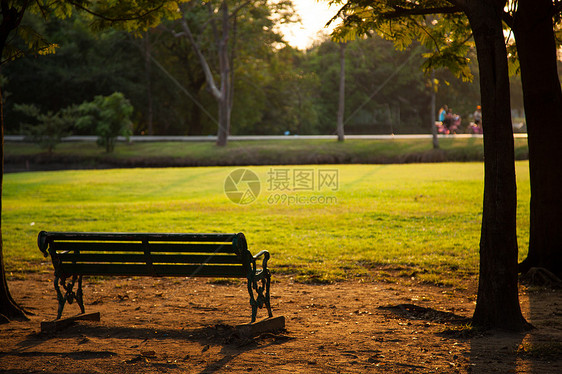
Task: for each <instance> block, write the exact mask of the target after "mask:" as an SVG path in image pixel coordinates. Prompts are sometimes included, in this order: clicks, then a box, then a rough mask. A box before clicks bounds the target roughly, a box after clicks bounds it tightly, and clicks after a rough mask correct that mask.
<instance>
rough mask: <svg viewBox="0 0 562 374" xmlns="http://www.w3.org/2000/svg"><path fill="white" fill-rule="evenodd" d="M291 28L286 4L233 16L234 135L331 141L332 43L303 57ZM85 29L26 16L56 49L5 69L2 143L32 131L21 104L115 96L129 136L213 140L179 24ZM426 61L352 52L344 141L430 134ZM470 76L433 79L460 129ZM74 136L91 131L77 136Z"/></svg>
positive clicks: (466, 116)
mask: <svg viewBox="0 0 562 374" xmlns="http://www.w3.org/2000/svg"><path fill="white" fill-rule="evenodd" d="M189 18H190V20H189V22H190V24H191V25H193V26H192V27H193V28H194V29H195V30H194V31H195V32H196V31H197V28H198V27H199V26H201V30H205V31H204V33H205V34H202V35H200V37H199V41H200V43H202V44H206V46H207V48H208V49H210V50H212V48H213V42H212V41H213V38H214V35H213V30H212V28H208V27H207V28H203V25H204V24H205V23H206V22H209V12H208V10H207V9H206V8H205V6H203V5H201V6H199V7H197V6H195V7H193V9H190V13H189ZM295 19H297V17H296V16H295V14H294V13H293V11H292V4H291V3H290V2H288V1H284V2H277V3H276V4H271V3H269V2H267V1H258V2H256V3H253V5H252V6H251V7H245V8H244V9H242V10H241V11H240V12H239V13H238V15H237V22H236V30H235V33H233V34H232V36H231V37H230V39H229V42H230V43H232V44H231V50H232V51H233V52H232V56H231V60H232V64H231V69H233V73H234V74H233V81H234V102H233V109H232V127H231V134H233V135H237V134H256V135H260V134H263V135H276V134H284V133H286V132H287V131H288V132H289V133H291V134H334V133H335V131H336V114H337V107H338V82H339V71H340V70H339V69H340V65H339V63H340V62H339V53H340V48H339V45H338V43H337V42H334V41H332V40H330V39H329V38H328V37H324V38H320V39H318V40H317V41H316V43H315V44H314V45H313V46H311V47H310V48H309V49H308V50H306V51H302V50H298V49H295V48H293V47H291V46H290V45H289V44H288V43H287V42H286V41H285V40H284V39H283V36H282V34H281V33H280V32H279V28H278V24H279V23H280V22H291V21H294V20H295ZM89 22H90V20H89V19H88V18H86V17H85V16H83V15H80V14H79V13H75V14H73V15H72V16H71V17H70V18H67V19H64V20H62V19H52V20H49V21H48V22H45V20H44V19H42V18H40V16H38V15H34V14H32V13H29V14H27V15H26V16H25V19H24V24H26V25H30V26H31V27H33V28H34V29H35V30H37V31H38V32H39V33H41V35H42V36H43V37H44V38H45V39H46V40H48V41H49V43H53V44H55V45H57V46H58V48H56V53H54V54H47V55H34V56H27V57H23V58H20V59H18V60H17V62H16V63H8V64H5V65H4V66H2V71H1V74H2V77H1V78H2V82H3V89H4V100H5V108H4V113H5V132H6V134H23V133H24V128H25V127H26V126H28V121H26V118H25V115H24V113H22V111H21V110H20V111H18V110H17V108H18V105H33V106H34V107H35V108H37V110H38V111H40V112H41V113H57V112H59V111H61V110H62V109H64V108H67V107H71V106H73V105H79V104H82V103H84V102H89V101H92V100H94V98H95V97H96V96H100V95H102V96H109V95H111V94H112V93H114V92H121V93H123V95H124V97H125V98H126V99H128V100H129V102H130V103H131V105H132V106H133V108H134V112H133V114H132V116H131V120H132V122H133V126H132V133H133V134H135V135H138V134H154V135H215V134H216V128H217V125H216V119H215V118H214V117H215V116H216V113H217V104H216V101H215V100H213V98H212V96H211V94H210V93H209V92H208V90H207V89H206V86H207V85H206V81H205V77H204V73H203V70H202V69H201V66H200V64H199V61H198V59H197V56H196V54H195V53H194V51H193V48H192V46H191V45H189V42H188V41H187V40H186V38H178V37H177V36H176V35H177V32H178V31H179V30H180V28H179V26H178V24H177V20H176V21H174V20H164V21H163V22H162V23H161V24H160V25H159V26H158V27H155V28H152V29H150V30H148V31H147V32H144V33H140V34H139V33H137V34H133V33H129V32H127V31H125V30H118V29H107V30H104V31H92V29H91V28H90V27H89ZM198 25H199V26H198ZM425 52H427V51H425V50H424V48H423V47H422V46H419V45H415V44H414V45H412V46H410V47H408V48H406V49H405V50H404V51H400V52H398V51H396V50H395V47H394V45H393V43H392V42H390V41H385V40H383V39H381V38H380V37H378V36H375V35H373V36H371V37H366V38H361V39H356V40H354V41H350V42H348V43H347V46H346V54H345V59H346V99H345V105H346V111H345V116H344V118H345V132H346V134H391V133H394V134H405V133H429V132H430V131H431V127H430V126H431V119H430V118H431V113H430V111H431V108H430V100H431V88H430V79H429V77H428V76H427V75H425V74H424V73H423V71H422V69H421V66H422V64H423V63H424V57H423V56H422V55H423V54H424V53H425ZM469 57H470V53H469ZM472 57H474V56H472ZM215 60H216V59H215ZM215 60H214V59H213V58H210V59H209V63H210V65H211V66H213V65H217V64H218V61H215ZM471 70H472V72H473V74H474V75H475V79H474V80H473V81H472V82H463V81H461V80H460V79H458V78H456V77H454V76H453V75H452V74H451V73H450V72H448V71H446V70H437V71H436V73H435V78H436V80H437V81H438V84H439V88H438V92H437V107H439V106H441V105H443V104H447V105H448V106H449V107H450V108H452V109H453V111H454V112H455V113H457V114H459V115H460V116H461V117H462V118H463V125H465V126H466V125H468V122H469V121H470V116H471V114H472V113H473V111H474V109H475V107H476V105H479V104H480V103H479V87H478V83H477V82H478V79H477V77H478V76H477V74H478V72H477V69H476V61H475V58H471ZM389 77H391V79H388V78H389ZM520 90H521V88H520V83H519V80H518V78H517V77H514V78H513V82H512V91H513V95H512V96H513V97H512V101H513V109H514V114H515V117H517V116H520V114H518V113H521V112H522V99H521V94H520ZM149 103H150V105H149ZM73 132H74V133H75V134H78V135H80V134H86V133H89V132H88V130H87V129H79V128H74V130H73Z"/></svg>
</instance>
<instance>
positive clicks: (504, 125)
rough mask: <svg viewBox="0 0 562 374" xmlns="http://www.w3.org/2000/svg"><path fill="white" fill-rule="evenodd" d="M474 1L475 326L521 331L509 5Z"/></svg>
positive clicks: (471, 12)
mask: <svg viewBox="0 0 562 374" xmlns="http://www.w3.org/2000/svg"><path fill="white" fill-rule="evenodd" d="M469 4H470V6H469V8H468V9H466V13H467V16H468V19H469V22H470V25H471V28H472V31H473V35H474V40H475V43H476V51H477V55H478V64H479V69H480V94H481V97H482V114H483V121H482V122H483V124H484V128H483V130H484V160H485V161H484V204H483V205H484V206H483V213H482V231H481V238H480V276H479V284H478V298H477V304H476V309H475V311H474V316H473V324H474V325H475V326H479V327H483V328H499V329H504V330H516V331H520V330H523V329H525V328H526V327H527V323H526V321H525V319H524V318H523V316H522V314H521V308H520V306H519V295H518V280H517V235H516V222H515V219H516V206H517V196H516V182H515V166H514V161H515V160H514V145H513V130H512V124H511V109H510V103H509V76H508V67H507V52H506V48H505V44H504V37H503V31H502V19H501V14H502V13H501V12H502V7H503V5H502V2H501V1H488V0H480V1H475V2H471V3H469Z"/></svg>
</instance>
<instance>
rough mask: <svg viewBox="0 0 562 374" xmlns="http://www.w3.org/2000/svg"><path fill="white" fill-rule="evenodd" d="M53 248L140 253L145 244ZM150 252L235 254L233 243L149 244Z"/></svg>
mask: <svg viewBox="0 0 562 374" xmlns="http://www.w3.org/2000/svg"><path fill="white" fill-rule="evenodd" d="M51 247H52V248H53V249H54V250H56V251H57V252H58V251H80V252H87V251H92V252H94V251H95V252H139V251H142V250H144V244H143V243H107V242H53V243H51ZM148 250H149V251H150V252H193V253H197V252H199V253H233V251H234V249H233V247H232V243H225V244H214V243H209V244H202V243H149V244H148Z"/></svg>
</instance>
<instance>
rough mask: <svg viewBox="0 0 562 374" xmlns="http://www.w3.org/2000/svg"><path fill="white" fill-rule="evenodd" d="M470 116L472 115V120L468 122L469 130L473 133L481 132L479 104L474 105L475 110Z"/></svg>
mask: <svg viewBox="0 0 562 374" xmlns="http://www.w3.org/2000/svg"><path fill="white" fill-rule="evenodd" d="M472 116H473V117H474V122H473V123H472V124H470V132H471V133H473V134H482V107H481V106H480V105H478V106H476V110H475V111H474V114H473V115H472Z"/></svg>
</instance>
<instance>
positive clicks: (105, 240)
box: [37, 231, 251, 278]
mask: <svg viewBox="0 0 562 374" xmlns="http://www.w3.org/2000/svg"><path fill="white" fill-rule="evenodd" d="M37 241H38V245H39V249H40V250H41V251H42V252H43V254H44V255H45V256H47V255H48V254H50V255H51V259H52V261H53V265H54V267H55V273H56V274H57V275H58V276H59V277H60V278H67V277H69V276H72V275H125V276H145V275H146V276H197V277H238V278H244V277H246V276H247V275H248V270H249V264H250V261H251V260H250V258H251V254H250V252H249V251H248V248H247V244H246V239H245V237H244V234H242V233H238V234H150V233H146V234H137V233H79V232H45V231H41V232H40V233H39V236H38V238H37Z"/></svg>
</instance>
